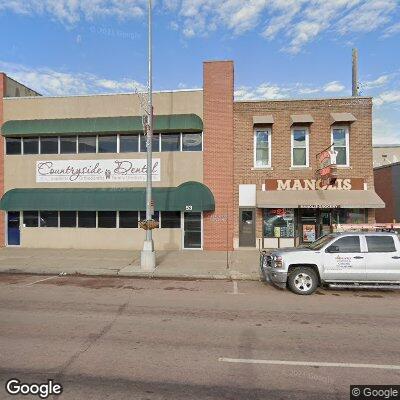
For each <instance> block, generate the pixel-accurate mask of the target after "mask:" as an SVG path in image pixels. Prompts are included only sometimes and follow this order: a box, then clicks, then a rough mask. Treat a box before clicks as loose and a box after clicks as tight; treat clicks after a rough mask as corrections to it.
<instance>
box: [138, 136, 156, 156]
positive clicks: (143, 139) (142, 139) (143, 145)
mask: <svg viewBox="0 0 400 400" xmlns="http://www.w3.org/2000/svg"><path fill="white" fill-rule="evenodd" d="M151 150H152V151H153V152H159V151H160V134H159V133H153V137H152V140H151ZM140 151H141V152H146V151H147V136H145V135H140Z"/></svg>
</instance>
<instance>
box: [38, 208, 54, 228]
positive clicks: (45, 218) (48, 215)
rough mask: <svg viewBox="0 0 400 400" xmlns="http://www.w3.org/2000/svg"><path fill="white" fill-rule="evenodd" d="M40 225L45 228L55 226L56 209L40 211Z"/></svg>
mask: <svg viewBox="0 0 400 400" xmlns="http://www.w3.org/2000/svg"><path fill="white" fill-rule="evenodd" d="M40 226H41V227H46V228H57V227H58V211H40Z"/></svg>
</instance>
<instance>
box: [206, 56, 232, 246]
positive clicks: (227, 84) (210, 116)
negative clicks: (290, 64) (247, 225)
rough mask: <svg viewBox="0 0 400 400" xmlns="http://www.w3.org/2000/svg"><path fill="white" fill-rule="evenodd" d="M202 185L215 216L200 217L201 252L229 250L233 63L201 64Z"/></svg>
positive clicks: (230, 231) (230, 235) (230, 230)
mask: <svg viewBox="0 0 400 400" xmlns="http://www.w3.org/2000/svg"><path fill="white" fill-rule="evenodd" d="M203 80H204V82H203V90H204V92H203V93H204V116H203V121H204V142H203V143H204V145H203V146H204V147H203V149H204V156H203V157H204V158H203V160H204V183H205V184H206V185H207V186H208V187H209V188H210V189H211V191H212V192H213V194H214V197H215V207H216V208H215V212H212V213H204V221H203V224H204V225H203V226H204V245H203V248H204V249H205V250H232V249H233V237H232V235H233V213H234V210H233V157H234V138H233V88H234V75H233V62H232V61H221V62H219V61H218V62H206V63H204V78H203Z"/></svg>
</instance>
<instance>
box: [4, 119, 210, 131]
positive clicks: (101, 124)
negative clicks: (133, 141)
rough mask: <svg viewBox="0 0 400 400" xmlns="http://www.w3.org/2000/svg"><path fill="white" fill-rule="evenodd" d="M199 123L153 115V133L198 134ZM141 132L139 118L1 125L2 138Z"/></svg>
mask: <svg viewBox="0 0 400 400" xmlns="http://www.w3.org/2000/svg"><path fill="white" fill-rule="evenodd" d="M202 130H203V121H202V120H201V118H200V117H199V116H198V115H196V114H177V115H156V116H155V117H154V132H166V133H168V132H201V131H202ZM116 132H117V133H119V132H143V126H142V117H140V116H139V117H101V118H68V119H33V120H11V121H7V122H5V123H4V124H3V126H2V128H1V134H2V135H3V136H40V135H42V136H52V135H53V136H57V135H84V134H90V133H97V134H100V135H101V134H107V133H116Z"/></svg>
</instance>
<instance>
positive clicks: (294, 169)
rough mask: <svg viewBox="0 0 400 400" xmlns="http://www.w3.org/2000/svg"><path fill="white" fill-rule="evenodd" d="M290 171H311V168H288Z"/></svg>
mask: <svg viewBox="0 0 400 400" xmlns="http://www.w3.org/2000/svg"><path fill="white" fill-rule="evenodd" d="M289 169H290V170H291V171H296V170H311V169H312V168H311V167H290V168H289Z"/></svg>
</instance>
